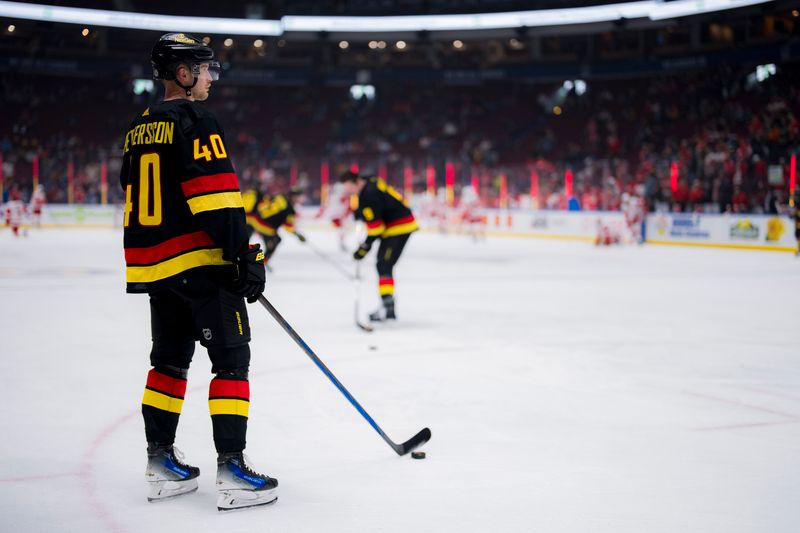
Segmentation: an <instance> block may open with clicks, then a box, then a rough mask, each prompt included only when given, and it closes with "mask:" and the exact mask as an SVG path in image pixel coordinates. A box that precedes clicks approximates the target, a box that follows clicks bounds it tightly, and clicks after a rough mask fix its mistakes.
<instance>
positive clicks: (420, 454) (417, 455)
mask: <svg viewBox="0 0 800 533" xmlns="http://www.w3.org/2000/svg"><path fill="white" fill-rule="evenodd" d="M411 458H412V459H425V452H411Z"/></svg>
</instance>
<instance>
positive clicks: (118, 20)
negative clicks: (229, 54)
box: [0, 0, 771, 36]
mask: <svg viewBox="0 0 800 533" xmlns="http://www.w3.org/2000/svg"><path fill="white" fill-rule="evenodd" d="M770 1H771V0H703V1H702V2H701V1H699V0H673V1H672V2H664V1H663V0H639V1H634V2H625V3H612V4H606V5H592V6H585V7H575V8H561V9H535V10H528V11H510V12H504V13H481V14H461V15H420V16H389V17H318V16H285V17H282V18H281V19H280V20H264V19H236V18H214V17H183V16H171V15H160V14H154V13H135V12H130V11H127V12H126V11H112V10H103V9H85V8H75V7H62V6H56V5H46V4H34V3H26V2H7V1H0V17H3V18H6V19H12V20H13V19H26V20H39V21H46V22H63V23H69V24H88V25H90V26H103V27H111V28H132V29H140V30H152V31H174V29H175V28H181V29H182V30H183V31H186V32H190V33H216V34H227V35H267V36H278V35H282V34H284V33H285V32H292V31H298V32H315V33H318V32H321V31H325V32H329V33H335V32H362V33H364V32H374V33H377V32H387V31H470V30H486V29H502V28H521V27H543V26H563V25H568V24H590V23H597V22H613V21H617V20H622V19H628V20H630V19H637V18H649V19H651V20H663V19H670V18H679V17H687V16H693V15H700V14H703V13H712V12H718V11H725V10H729V9H736V8H741V7H746V6H752V5H758V4H765V3H768V2H770Z"/></svg>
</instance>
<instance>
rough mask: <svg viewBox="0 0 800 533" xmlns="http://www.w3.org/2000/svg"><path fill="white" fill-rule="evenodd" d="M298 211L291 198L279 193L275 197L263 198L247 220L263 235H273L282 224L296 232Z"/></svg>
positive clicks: (288, 229)
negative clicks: (295, 224) (295, 220)
mask: <svg viewBox="0 0 800 533" xmlns="http://www.w3.org/2000/svg"><path fill="white" fill-rule="evenodd" d="M295 216H296V213H295V210H294V206H293V205H292V202H291V201H290V200H289V198H288V197H287V196H285V195H283V194H278V195H276V196H275V197H273V198H271V199H270V198H263V199H262V200H261V201H260V202H259V203H258V204H257V205H256V207H255V209H254V211H253V213H252V214H251V216H249V217H248V220H247V222H248V223H249V224H250V225H251V226H253V229H255V230H256V231H257V232H259V233H260V234H262V235H267V236H272V235H275V234H276V233H277V231H278V228H280V227H281V226H283V227H285V228H286V230H287V231H291V232H294V219H295Z"/></svg>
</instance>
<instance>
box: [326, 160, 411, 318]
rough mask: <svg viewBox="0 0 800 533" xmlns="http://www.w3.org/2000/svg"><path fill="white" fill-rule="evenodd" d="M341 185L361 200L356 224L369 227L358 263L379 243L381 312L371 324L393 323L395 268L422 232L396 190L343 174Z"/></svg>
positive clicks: (373, 179)
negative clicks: (413, 238)
mask: <svg viewBox="0 0 800 533" xmlns="http://www.w3.org/2000/svg"><path fill="white" fill-rule="evenodd" d="M339 181H340V182H342V183H343V184H344V187H345V190H346V192H347V194H350V195H354V196H357V197H358V207H357V208H356V209H355V210H354V213H353V214H354V216H355V218H356V219H357V220H363V221H364V222H365V223H366V225H367V238H366V240H365V241H364V242H363V243H362V244H361V246H359V247H358V250H356V251H355V253H354V254H353V258H354V259H355V260H356V261H360V260H361V259H364V257H366V256H367V254H368V253H369V251H370V249H371V248H372V243H373V242H375V241H376V240H380V245H379V246H378V260H377V263H376V268H377V270H378V292H379V294H380V296H381V303H382V308H381V309H378V310H377V311H375V312H374V313H372V314H370V320H372V321H375V322H379V321H382V320H394V319H396V318H397V315H396V313H395V300H394V273H393V271H394V265H395V264H397V260H398V259H400V254H401V253H402V252H403V248H404V247H405V245H406V243H407V242H408V238H409V237H410V236H411V234H412V233H413V232H415V231H417V230H418V229H419V226H418V225H417V221H416V219H415V218H414V215H413V213H411V209H409V208H408V204H407V203H406V201H405V200H404V199H403V197H402V196H400V193H398V192H397V191H396V190H395V189H394V188H392V187H391V186H390V185H388V184H387V183H386V182H385V181H384V180H382V179H380V178H377V177H365V176H361V175H359V174H356V173H355V172H351V171H349V170H348V171H347V172H344V173H343V174H342V175H341V176H340V177H339Z"/></svg>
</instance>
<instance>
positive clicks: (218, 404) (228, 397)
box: [208, 378, 250, 417]
mask: <svg viewBox="0 0 800 533" xmlns="http://www.w3.org/2000/svg"><path fill="white" fill-rule="evenodd" d="M208 410H209V412H210V413H211V416H215V415H237V416H243V417H247V416H248V414H249V411H250V382H249V381H245V380H237V379H221V378H214V379H212V380H211V385H209V388H208Z"/></svg>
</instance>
